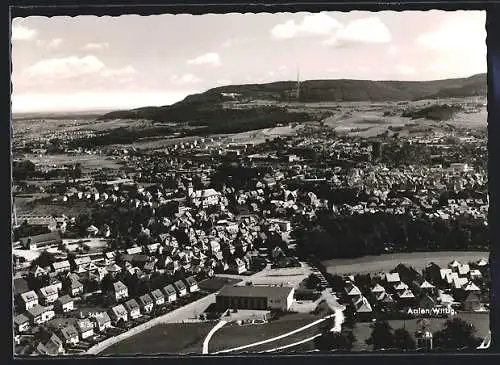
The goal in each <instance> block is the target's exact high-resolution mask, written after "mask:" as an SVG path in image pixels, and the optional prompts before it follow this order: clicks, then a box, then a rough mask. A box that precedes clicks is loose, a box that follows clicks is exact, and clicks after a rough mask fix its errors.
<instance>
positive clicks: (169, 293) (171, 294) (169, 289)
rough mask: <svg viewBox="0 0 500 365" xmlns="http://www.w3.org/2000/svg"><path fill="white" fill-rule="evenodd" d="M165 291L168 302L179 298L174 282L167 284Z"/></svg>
mask: <svg viewBox="0 0 500 365" xmlns="http://www.w3.org/2000/svg"><path fill="white" fill-rule="evenodd" d="M163 292H164V293H165V299H166V301H167V303H172V302H175V301H176V300H177V292H176V291H175V288H174V286H173V285H172V284H169V285H167V286H165V287H164V288H163Z"/></svg>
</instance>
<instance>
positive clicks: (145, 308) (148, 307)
mask: <svg viewBox="0 0 500 365" xmlns="http://www.w3.org/2000/svg"><path fill="white" fill-rule="evenodd" d="M138 302H139V306H140V307H141V311H142V313H145V314H147V313H150V312H151V311H152V310H153V305H154V302H153V299H152V298H151V296H149V294H144V295H141V296H140V297H139V299H138Z"/></svg>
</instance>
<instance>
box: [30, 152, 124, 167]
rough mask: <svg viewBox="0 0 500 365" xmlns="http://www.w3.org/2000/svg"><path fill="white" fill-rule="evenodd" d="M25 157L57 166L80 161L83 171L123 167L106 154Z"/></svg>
mask: <svg viewBox="0 0 500 365" xmlns="http://www.w3.org/2000/svg"><path fill="white" fill-rule="evenodd" d="M25 158H26V159H28V160H30V161H31V162H33V163H34V164H42V165H51V166H52V165H55V166H57V167H62V166H64V165H73V164H74V163H75V161H78V163H79V164H80V165H81V167H82V172H86V171H88V170H93V169H100V168H104V169H120V168H122V167H123V166H122V165H121V164H119V163H118V162H117V161H116V160H113V159H112V158H111V157H109V156H105V155H89V154H79V155H78V156H75V155H73V154H66V153H60V154H50V155H42V156H39V155H26V156H25Z"/></svg>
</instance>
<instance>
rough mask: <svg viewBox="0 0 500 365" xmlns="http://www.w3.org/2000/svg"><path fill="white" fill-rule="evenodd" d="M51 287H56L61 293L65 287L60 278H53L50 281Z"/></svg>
mask: <svg viewBox="0 0 500 365" xmlns="http://www.w3.org/2000/svg"><path fill="white" fill-rule="evenodd" d="M49 285H53V286H55V287H56V289H57V291H59V292H61V291H62V289H63V285H62V282H61V280H59V279H58V278H56V277H51V278H50V279H49Z"/></svg>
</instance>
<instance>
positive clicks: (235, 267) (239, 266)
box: [229, 258, 247, 275]
mask: <svg viewBox="0 0 500 365" xmlns="http://www.w3.org/2000/svg"><path fill="white" fill-rule="evenodd" d="M229 267H230V271H231V272H232V273H234V274H237V275H240V274H243V273H244V272H246V271H247V267H246V265H245V263H244V262H243V260H241V259H239V258H236V259H235V260H234V261H233V263H232V264H231V265H230V266H229Z"/></svg>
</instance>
